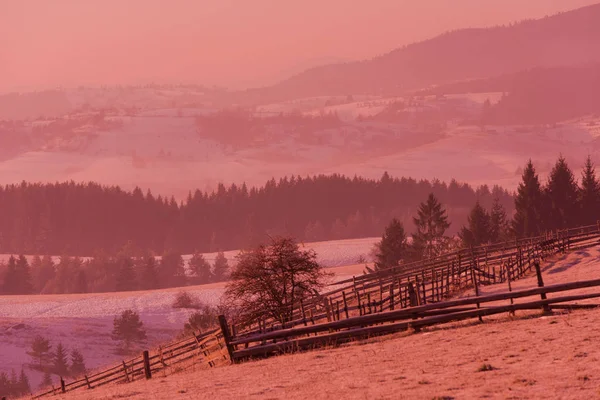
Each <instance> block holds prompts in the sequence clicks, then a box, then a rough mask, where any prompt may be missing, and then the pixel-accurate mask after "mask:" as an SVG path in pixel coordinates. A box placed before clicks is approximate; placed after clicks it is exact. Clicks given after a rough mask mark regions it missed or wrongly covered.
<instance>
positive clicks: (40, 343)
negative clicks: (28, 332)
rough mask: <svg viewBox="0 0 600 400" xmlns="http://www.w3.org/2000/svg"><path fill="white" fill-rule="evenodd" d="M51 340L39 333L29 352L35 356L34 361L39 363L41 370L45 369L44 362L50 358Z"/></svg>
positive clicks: (32, 356)
mask: <svg viewBox="0 0 600 400" xmlns="http://www.w3.org/2000/svg"><path fill="white" fill-rule="evenodd" d="M51 348H52V346H51V345H50V341H49V340H48V339H45V338H44V337H43V336H41V335H37V336H36V337H35V338H33V342H32V343H31V351H29V352H27V354H29V355H30V356H31V358H33V361H34V362H35V363H37V364H38V366H39V368H40V370H41V369H43V367H44V363H46V362H48V361H49V358H50V349H51Z"/></svg>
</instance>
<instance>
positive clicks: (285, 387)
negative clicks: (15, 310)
mask: <svg viewBox="0 0 600 400" xmlns="http://www.w3.org/2000/svg"><path fill="white" fill-rule="evenodd" d="M599 259H600V248H593V249H590V250H581V251H577V252H574V253H571V254H568V255H566V256H561V257H556V258H553V259H550V260H547V262H545V263H544V272H543V274H544V277H545V280H546V283H547V284H551V283H557V282H567V281H575V280H582V279H593V278H598V277H599V276H600V271H599V270H598V261H599ZM536 285H537V281H536V278H535V277H534V276H530V277H528V278H526V279H523V280H520V281H518V282H515V284H514V288H525V287H535V286H536ZM505 290H506V287H505V285H494V286H487V287H483V288H482V292H483V293H493V292H497V291H505ZM586 290H590V289H583V291H586ZM464 295H470V293H465V294H464ZM552 296H553V295H549V297H552ZM588 303H589V302H588ZM484 321H485V323H483V324H479V323H476V322H473V321H471V322H469V321H467V322H460V323H452V324H447V325H444V326H438V327H432V328H428V329H425V330H423V332H422V333H419V334H404V333H403V334H397V335H394V336H391V337H381V338H376V339H372V340H368V341H366V342H364V343H363V344H362V345H358V344H357V343H354V344H350V345H345V346H342V347H340V348H335V349H325V350H322V351H313V352H306V353H302V354H293V355H284V356H280V357H275V358H271V359H267V360H262V361H255V362H247V363H243V364H240V365H234V366H230V367H226V368H216V369H212V370H202V371H196V372H194V371H188V372H184V373H181V374H176V375H173V376H169V377H167V378H166V379H163V377H161V376H157V377H155V379H152V380H150V381H141V382H136V383H132V384H127V385H120V386H112V387H105V388H99V389H95V390H92V391H82V392H78V393H73V394H71V395H68V396H64V397H63V398H67V399H70V398H82V399H92V398H94V399H112V398H120V397H127V398H132V399H160V398H167V397H168V398H173V399H189V398H269V399H277V398H286V399H287V398H289V399H304V398H315V399H326V398H350V399H354V398H357V399H358V398H360V399H363V398H381V399H397V398H406V399H413V398H419V399H421V398H456V399H460V398H492V399H507V398H512V399H540V398H570V399H590V398H597V397H598V395H600V363H598V360H600V348H599V347H598V342H599V341H600V333H599V332H598V331H597V329H596V327H597V326H598V324H599V323H600V310H594V311H577V312H572V313H558V312H557V313H555V314H553V315H551V316H540V312H539V311H532V312H517V314H516V316H515V317H510V316H509V315H507V314H505V315H501V316H498V317H496V318H491V317H486V318H484ZM484 365H490V366H491V367H492V368H491V370H487V371H482V370H481V369H486V368H483V367H484Z"/></svg>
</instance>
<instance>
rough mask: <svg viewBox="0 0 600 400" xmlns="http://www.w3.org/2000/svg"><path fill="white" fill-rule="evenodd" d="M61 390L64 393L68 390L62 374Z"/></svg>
mask: <svg viewBox="0 0 600 400" xmlns="http://www.w3.org/2000/svg"><path fill="white" fill-rule="evenodd" d="M60 391H61V392H63V393H66V392H67V390H66V389H65V381H64V380H63V378H62V376H61V377H60Z"/></svg>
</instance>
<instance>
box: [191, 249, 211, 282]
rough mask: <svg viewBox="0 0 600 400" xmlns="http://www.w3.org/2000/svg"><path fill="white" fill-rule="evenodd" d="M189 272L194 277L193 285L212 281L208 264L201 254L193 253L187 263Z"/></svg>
mask: <svg viewBox="0 0 600 400" xmlns="http://www.w3.org/2000/svg"><path fill="white" fill-rule="evenodd" d="M189 266H190V270H191V271H192V274H193V276H194V278H193V279H194V283H195V284H197V285H202V284H205V283H209V282H211V281H212V280H213V277H212V271H211V270H210V264H209V263H208V261H206V259H205V258H204V256H203V255H202V254H201V253H198V252H196V253H194V255H193V256H192V258H191V259H190V261H189Z"/></svg>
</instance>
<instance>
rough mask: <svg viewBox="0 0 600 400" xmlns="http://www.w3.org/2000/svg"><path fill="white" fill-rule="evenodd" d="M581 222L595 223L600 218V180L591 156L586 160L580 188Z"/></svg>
mask: <svg viewBox="0 0 600 400" xmlns="http://www.w3.org/2000/svg"><path fill="white" fill-rule="evenodd" d="M579 213H580V217H579V223H580V224H583V225H588V224H595V223H596V222H597V221H598V220H600V182H598V179H597V177H596V169H595V167H594V164H593V163H592V159H591V157H590V156H588V157H587V159H586V161H585V166H584V168H583V172H582V174H581V188H580V189H579Z"/></svg>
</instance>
